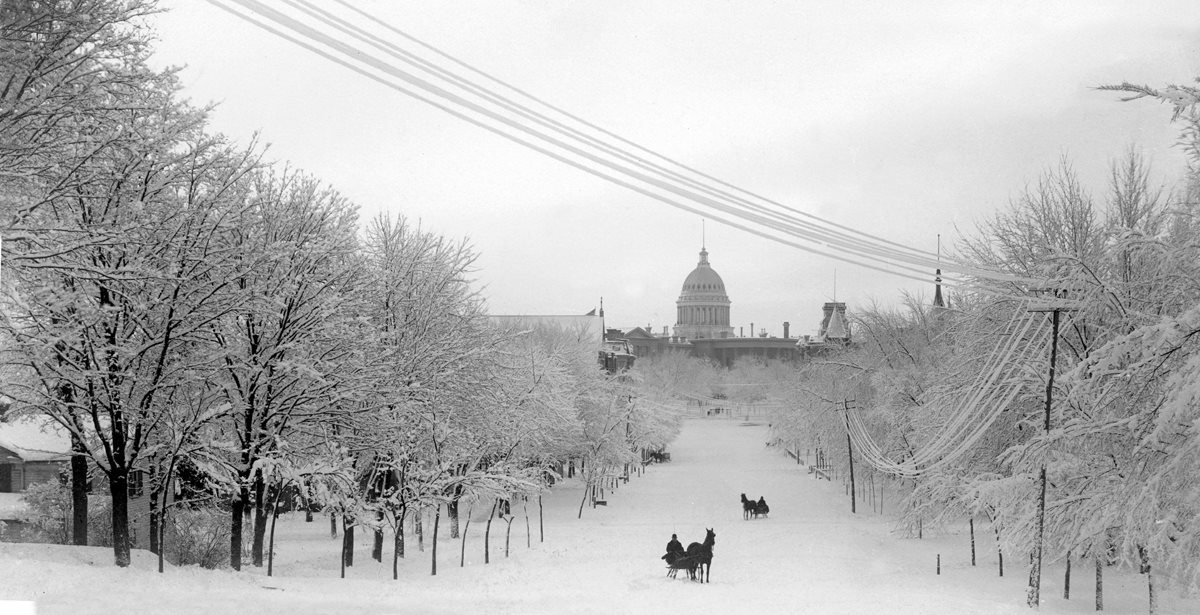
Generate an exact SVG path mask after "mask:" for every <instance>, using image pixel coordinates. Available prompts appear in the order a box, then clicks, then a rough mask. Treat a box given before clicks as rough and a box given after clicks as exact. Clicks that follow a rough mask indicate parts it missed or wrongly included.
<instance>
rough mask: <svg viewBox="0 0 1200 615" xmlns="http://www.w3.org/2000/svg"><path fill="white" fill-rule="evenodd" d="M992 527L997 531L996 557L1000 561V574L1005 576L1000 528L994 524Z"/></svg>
mask: <svg viewBox="0 0 1200 615" xmlns="http://www.w3.org/2000/svg"><path fill="white" fill-rule="evenodd" d="M992 529H993V530H994V531H995V532H996V559H997V560H998V561H999V563H1000V576H1004V551H1003V550H1002V549H1001V548H1000V528H998V527H996V526H995V525H993V526H992Z"/></svg>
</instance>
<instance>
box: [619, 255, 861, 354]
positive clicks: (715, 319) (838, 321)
mask: <svg viewBox="0 0 1200 615" xmlns="http://www.w3.org/2000/svg"><path fill="white" fill-rule="evenodd" d="M731 304H732V302H731V301H730V300H729V295H728V293H726V291H725V281H724V280H722V279H721V276H720V274H718V273H717V272H716V271H715V270H714V269H713V268H712V265H711V264H710V263H709V262H708V250H707V249H706V248H705V247H704V246H701V248H700V262H698V263H696V267H695V269H692V271H691V273H689V274H688V275H687V277H686V278H684V280H683V288H682V289H680V291H679V299H677V300H676V301H675V326H674V327H673V328H672V327H668V326H666V325H664V326H663V327H662V329H661V333H659V334H658V335H656V334H655V333H654V327H652V326H651V325H646V326H645V327H635V328H633V329H630V330H628V331H622V330H619V329H612V330H608V331H606V335H605V336H606V338H607V339H613V340H621V341H623V342H626V343H627V344H628V346H629V347H630V348H631V349H632V351H633V355H635V356H639V357H648V356H654V355H658V354H661V353H665V352H682V353H687V354H690V355H692V356H695V357H704V358H707V359H710V360H712V361H713V362H715V363H717V364H718V365H724V366H726V367H732V366H733V364H734V363H735V362H736V361H737V360H738V359H741V358H755V359H759V360H763V361H776V360H782V361H793V360H804V359H806V358H808V357H810V356H813V355H816V354H822V353H825V352H828V351H832V350H834V349H836V348H840V347H843V346H845V345H846V344H849V343H850V327H849V324H848V322H847V320H846V304H845V303H837V302H830V303H826V304H825V308H824V314H823V318H822V320H821V324H820V328H819V333H818V334H817V335H816V336H810V335H804V336H800V337H792V336H791V332H790V330H789V328H790V324H789V323H786V322H785V323H783V336H782V337H775V336H771V335H769V334H768V333H767V329H766V327H763V326H759V327H755V326H754V323H750V327H749V329H750V335H748V336H747V335H745V328H744V327H738V328H737V330H736V331H735V329H734V327H733V326H731V325H730V324H729V322H730V305H731ZM668 330H670V332H669V333H668Z"/></svg>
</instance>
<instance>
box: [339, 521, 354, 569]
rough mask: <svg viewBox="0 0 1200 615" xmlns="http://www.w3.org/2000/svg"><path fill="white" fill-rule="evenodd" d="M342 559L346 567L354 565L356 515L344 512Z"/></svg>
mask: <svg viewBox="0 0 1200 615" xmlns="http://www.w3.org/2000/svg"><path fill="white" fill-rule="evenodd" d="M342 559H343V560H344V561H345V562H346V567H347V568H349V567H351V566H353V565H354V517H351V516H350V515H347V514H345V513H343V514H342Z"/></svg>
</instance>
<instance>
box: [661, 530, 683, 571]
mask: <svg viewBox="0 0 1200 615" xmlns="http://www.w3.org/2000/svg"><path fill="white" fill-rule="evenodd" d="M683 554H684V550H683V544H682V543H680V542H679V537H678V536H676V535H675V534H671V542H668V543H667V554H666V555H664V556H662V558H663V559H665V560H667V563H668V564H670V563H671V562H672V561H674V560H675V559H676V558H678V557H679V556H681V555H683Z"/></svg>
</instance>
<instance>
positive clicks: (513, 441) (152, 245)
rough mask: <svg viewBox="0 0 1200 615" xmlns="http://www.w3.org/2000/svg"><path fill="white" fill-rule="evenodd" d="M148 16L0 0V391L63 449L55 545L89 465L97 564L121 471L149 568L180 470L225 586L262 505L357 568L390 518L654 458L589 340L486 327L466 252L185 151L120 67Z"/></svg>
mask: <svg viewBox="0 0 1200 615" xmlns="http://www.w3.org/2000/svg"><path fill="white" fill-rule="evenodd" d="M152 9H153V6H152V4H151V3H149V2H141V1H132V2H130V1H115V0H58V1H50V2H6V3H3V4H2V5H0V25H2V28H3V40H4V45H3V47H2V51H0V103H2V104H0V217H2V219H3V223H2V224H3V229H4V230H3V254H2V257H3V265H4V269H3V278H2V290H3V310H2V321H0V323H2V324H0V326H2V330H0V335H2V336H3V340H4V343H3V346H2V350H0V353H2V358H3V369H4V371H3V375H4V381H3V386H4V390H3V393H4V394H5V395H7V396H8V397H10V398H12V399H13V400H14V404H13V406H14V412H15V413H25V414H29V415H34V416H40V417H47V418H48V419H49V420H51V421H52V422H53V423H54V424H55V425H57V426H58V428H60V429H62V430H64V431H65V432H66V433H68V434H69V435H70V438H71V442H72V449H73V456H72V470H71V478H72V480H71V482H72V485H73V489H74V494H75V498H76V499H75V506H74V510H75V513H76V523H75V528H74V536H75V540H76V542H77V543H80V544H86V543H87V529H86V528H87V523H86V511H87V505H86V502H87V495H86V492H85V491H84V488H85V487H84V486H85V485H86V484H87V482H88V474H89V471H90V469H91V468H95V470H96V471H98V472H99V473H101V474H102V475H103V477H104V479H105V482H107V484H108V491H109V492H110V493H111V496H112V528H113V529H112V534H113V536H112V543H113V547H114V553H115V560H116V563H117V564H118V565H120V566H125V565H128V564H129V562H130V542H131V541H130V535H129V521H130V511H129V506H128V493H129V486H130V481H131V479H132V478H133V477H134V476H135V473H137V474H138V476H141V475H143V474H144V476H145V477H146V483H147V487H148V491H149V493H150V497H151V499H152V501H153V503H154V507H153V511H154V512H153V513H152V514H151V517H150V526H151V527H150V530H151V531H150V536H151V539H150V540H151V544H150V545H149V546H150V548H151V549H152V550H156V551H161V548H160V545H159V543H158V541H159V539H160V538H159V537H160V536H161V534H162V525H163V519H162V515H163V514H165V513H166V511H168V509H169V506H170V505H171V504H172V503H173V502H174V498H173V497H172V493H171V491H172V490H171V489H169V488H168V487H169V486H170V485H172V484H173V481H175V480H176V479H177V478H178V477H179V476H180V474H181V472H182V471H184V470H186V471H187V472H189V473H195V471H196V470H199V475H201V476H203V478H204V482H205V488H206V489H209V490H211V491H213V492H215V493H217V494H219V496H220V498H221V499H222V500H223V501H225V502H228V519H229V523H230V527H231V533H230V534H231V536H230V564H231V565H232V567H233V568H235V569H238V568H240V566H241V565H242V562H243V560H244V559H245V556H244V554H243V553H242V545H243V533H244V532H245V531H246V530H245V529H244V519H246V518H247V516H248V515H252V517H253V519H254V523H253V524H252V528H253V536H252V540H251V541H250V544H251V545H252V547H251V553H250V559H251V560H252V561H253V563H254V564H255V565H262V563H263V561H264V542H265V541H266V540H267V536H266V531H267V528H268V527H269V526H270V523H269V522H270V521H271V520H272V518H273V514H274V513H275V511H277V510H278V506H279V502H280V499H281V498H284V497H290V496H288V495H285V494H289V493H296V494H299V497H300V498H301V499H302V500H304V501H305V503H306V505H312V504H320V505H324V506H326V507H327V508H328V509H330V510H335V511H337V512H339V513H340V514H341V516H342V518H343V522H344V523H345V524H346V527H347V528H353V527H354V526H355V525H366V526H368V527H371V528H373V529H374V530H375V532H376V557H379V553H380V551H381V548H382V547H381V545H382V540H383V531H382V530H383V528H384V527H385V526H387V525H389V524H390V525H391V526H392V527H393V528H394V529H395V538H396V543H397V544H396V547H397V549H396V551H397V553H399V554H402V553H403V529H402V528H403V527H404V520H405V518H406V515H407V514H408V513H409V511H411V510H413V509H414V508H424V507H431V506H432V507H439V510H440V507H441V506H443V505H444V506H446V508H447V510H448V514H449V515H450V517H451V521H452V533H457V511H458V503H459V502H460V501H462V500H463V499H464V498H468V499H472V500H475V499H479V498H485V499H486V498H502V499H513V498H519V497H523V496H528V495H531V494H535V493H538V492H539V491H540V490H542V489H544V488H545V487H546V485H547V482H548V479H549V478H550V477H552V476H553V473H552V470H553V468H555V467H557V465H558V464H560V463H562V461H563V460H565V459H568V458H583V459H585V467H587V468H589V469H591V470H592V471H593V472H596V471H603V470H604V469H605V468H611V467H614V466H616V465H619V464H622V463H627V462H629V461H630V460H631V459H632V456H633V453H632V451H633V450H636V448H637V447H639V446H644V445H646V444H648V443H650V442H661V441H662V440H663V438H664V437H669V433H670V430H671V427H670V425H669V424H667V425H664V424H661V421H658V419H656V418H655V417H653V416H650V415H648V414H647V413H639V412H635V411H634V409H635V405H634V404H633V403H632V398H633V395H632V392H631V390H630V386H631V383H630V381H629V380H628V379H624V378H615V377H609V376H608V375H606V374H604V373H602V371H601V369H600V368H599V366H598V365H597V362H596V349H597V348H596V340H594V339H587V338H584V337H583V336H582V335H581V332H579V331H568V330H562V329H554V330H551V329H547V330H542V331H530V330H529V329H528V328H525V329H521V330H512V329H509V330H506V329H504V328H501V327H497V326H494V325H493V324H492V323H491V322H490V321H489V319H488V318H487V316H486V314H485V312H484V304H483V302H482V301H481V299H480V297H479V296H478V294H477V293H476V291H475V289H474V287H473V286H472V283H471V280H470V275H471V268H472V265H473V261H474V259H475V255H474V253H473V252H472V250H471V249H470V247H469V246H468V245H467V244H465V243H463V242H456V241H452V240H448V239H446V238H444V237H442V236H439V235H437V234H435V233H431V232H429V231H426V230H424V229H422V228H419V227H417V226H414V225H412V224H410V223H408V222H407V221H406V220H405V219H404V218H403V217H402V216H396V217H391V216H380V217H378V218H376V219H373V220H371V221H369V222H368V223H367V224H366V225H365V226H363V225H361V224H360V221H359V218H358V216H357V212H356V210H355V208H354V207H353V206H352V205H351V204H350V203H349V202H347V200H346V199H345V198H344V197H342V196H341V195H339V194H338V193H337V192H335V191H334V190H332V189H330V188H329V187H327V186H325V185H323V184H322V183H320V182H319V181H318V180H316V179H315V178H313V177H310V176H308V175H305V174H303V173H300V172H297V171H295V170H293V169H289V168H286V167H280V166H279V165H272V164H266V163H264V162H263V161H262V159H261V155H262V150H261V148H259V147H258V146H257V145H256V144H253V143H252V144H251V145H250V146H248V147H239V146H237V145H234V144H233V143H232V142H230V141H228V140H226V139H225V138H224V137H221V136H219V135H214V134H212V133H211V132H209V131H208V129H207V126H206V117H205V109H200V108H195V107H193V106H191V105H189V104H188V103H186V102H184V101H183V100H181V97H180V94H179V85H178V81H177V79H176V75H175V72H174V71H173V70H163V71H156V70H152V69H150V68H149V67H148V65H147V63H146V60H147V55H148V54H149V50H150V47H149V44H148V37H149V36H150V34H151V33H150V32H149V31H148V30H147V28H146V27H145V24H144V18H145V17H146V15H147V14H148V13H149V12H150V11H151V10H152ZM664 434H666V435H664ZM89 466H90V467H89ZM590 476H591V475H590ZM599 477H600V475H599V474H596V475H594V476H593V479H598V478H599ZM435 519H436V517H435ZM436 527H437V525H436V520H435V530H434V531H435V537H436ZM435 544H436V540H435ZM435 562H436V559H435Z"/></svg>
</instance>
